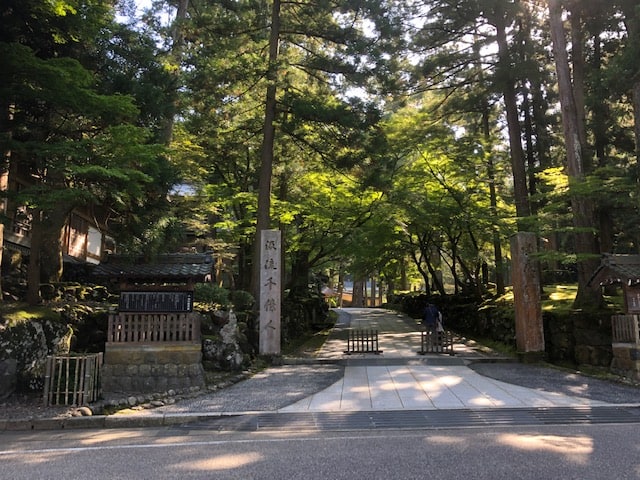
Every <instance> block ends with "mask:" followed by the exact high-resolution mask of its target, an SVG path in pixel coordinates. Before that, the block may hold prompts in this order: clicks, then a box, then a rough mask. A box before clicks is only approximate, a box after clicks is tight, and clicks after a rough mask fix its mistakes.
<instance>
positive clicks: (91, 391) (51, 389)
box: [44, 353, 103, 406]
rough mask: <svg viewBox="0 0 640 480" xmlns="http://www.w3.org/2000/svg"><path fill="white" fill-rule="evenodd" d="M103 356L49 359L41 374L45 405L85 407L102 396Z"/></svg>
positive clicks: (73, 356) (54, 357)
mask: <svg viewBox="0 0 640 480" xmlns="http://www.w3.org/2000/svg"><path fill="white" fill-rule="evenodd" d="M102 356H103V354H102V353H96V354H90V355H69V356H57V355H54V356H48V357H47V361H46V364H45V375H44V403H45V405H75V406H80V405H87V404H89V403H91V402H95V401H96V400H97V399H98V398H99V397H100V394H101V386H100V371H101V368H102Z"/></svg>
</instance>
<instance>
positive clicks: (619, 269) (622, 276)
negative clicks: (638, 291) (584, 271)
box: [589, 253, 640, 285]
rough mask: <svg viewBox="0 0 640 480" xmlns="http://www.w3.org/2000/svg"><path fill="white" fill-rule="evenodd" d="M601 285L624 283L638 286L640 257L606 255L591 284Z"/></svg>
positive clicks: (639, 280)
mask: <svg viewBox="0 0 640 480" xmlns="http://www.w3.org/2000/svg"><path fill="white" fill-rule="evenodd" d="M593 282H598V283H600V284H603V285H604V284H613V283H624V284H627V285H637V284H638V283H640V255H613V254H610V253H606V254H604V255H603V256H602V260H601V263H600V266H599V267H598V269H597V270H596V271H595V272H594V274H593V276H592V277H591V280H590V281H589V283H593Z"/></svg>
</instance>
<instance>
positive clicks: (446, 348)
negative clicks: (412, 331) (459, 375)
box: [418, 330, 454, 355]
mask: <svg viewBox="0 0 640 480" xmlns="http://www.w3.org/2000/svg"><path fill="white" fill-rule="evenodd" d="M418 353H419V354H420V355H425V354H427V353H448V354H449V355H453V354H454V352H453V334H452V333H451V332H449V331H446V330H445V331H443V332H432V331H427V330H423V331H421V332H420V351H419V352H418Z"/></svg>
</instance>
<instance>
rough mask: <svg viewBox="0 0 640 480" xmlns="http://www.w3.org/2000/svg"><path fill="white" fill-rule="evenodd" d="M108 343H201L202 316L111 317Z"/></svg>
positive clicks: (128, 314) (186, 314)
mask: <svg viewBox="0 0 640 480" xmlns="http://www.w3.org/2000/svg"><path fill="white" fill-rule="evenodd" d="M107 342H112V343H123V342H128V343H143V342H157V343H160V342H190V343H199V342H200V317H199V316H198V315H194V314H192V313H134V312H120V313H116V314H111V315H109V327H108V330H107Z"/></svg>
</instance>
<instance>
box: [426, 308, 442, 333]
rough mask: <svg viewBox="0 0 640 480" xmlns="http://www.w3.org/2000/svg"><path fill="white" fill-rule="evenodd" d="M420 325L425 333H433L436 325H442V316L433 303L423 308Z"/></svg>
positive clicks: (436, 328)
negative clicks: (424, 329)
mask: <svg viewBox="0 0 640 480" xmlns="http://www.w3.org/2000/svg"><path fill="white" fill-rule="evenodd" d="M422 325H424V327H425V328H426V330H427V332H435V331H437V330H438V325H440V326H441V325H442V314H441V313H440V310H438V307H436V306H435V305H434V304H433V303H427V305H426V306H425V307H424V311H423V313H422Z"/></svg>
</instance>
